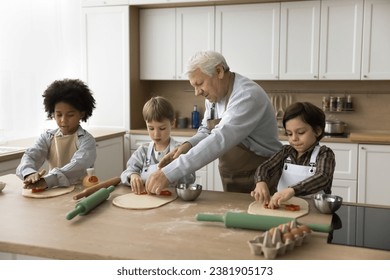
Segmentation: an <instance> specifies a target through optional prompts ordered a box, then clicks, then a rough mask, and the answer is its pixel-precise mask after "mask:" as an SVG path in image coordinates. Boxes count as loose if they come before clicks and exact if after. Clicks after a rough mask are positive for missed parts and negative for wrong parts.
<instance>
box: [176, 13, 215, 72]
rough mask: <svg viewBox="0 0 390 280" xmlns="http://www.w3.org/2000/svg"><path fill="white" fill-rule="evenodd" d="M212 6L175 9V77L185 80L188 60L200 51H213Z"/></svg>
mask: <svg viewBox="0 0 390 280" xmlns="http://www.w3.org/2000/svg"><path fill="white" fill-rule="evenodd" d="M214 17H215V8H214V6H207V7H191V8H177V9H176V32H177V33H176V76H177V79H187V77H186V75H184V74H185V72H186V71H187V62H188V60H189V59H190V58H191V57H192V56H193V55H194V54H195V53H196V52H197V51H202V50H214V49H215V47H214V38H215V35H214V30H215V29H214V21H215V20H214Z"/></svg>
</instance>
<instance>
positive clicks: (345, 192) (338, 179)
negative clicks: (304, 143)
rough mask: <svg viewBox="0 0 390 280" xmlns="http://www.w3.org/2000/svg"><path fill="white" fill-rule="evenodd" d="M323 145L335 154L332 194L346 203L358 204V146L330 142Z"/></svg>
mask: <svg viewBox="0 0 390 280" xmlns="http://www.w3.org/2000/svg"><path fill="white" fill-rule="evenodd" d="M321 145H325V146H327V147H329V148H331V149H332V151H333V152H334V154H335V160H336V167H335V170H334V173H333V182H332V194H335V195H339V196H341V197H342V198H343V201H344V202H356V201H357V176H358V175H357V174H358V173H357V172H358V171H357V161H358V145H357V144H349V143H329V142H326V143H321Z"/></svg>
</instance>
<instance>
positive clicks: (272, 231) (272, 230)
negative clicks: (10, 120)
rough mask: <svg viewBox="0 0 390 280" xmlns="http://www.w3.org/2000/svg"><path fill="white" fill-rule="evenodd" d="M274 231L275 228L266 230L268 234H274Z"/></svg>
mask: <svg viewBox="0 0 390 280" xmlns="http://www.w3.org/2000/svg"><path fill="white" fill-rule="evenodd" d="M274 231H275V228H270V229H269V230H268V232H269V234H270V235H271V236H273V235H274Z"/></svg>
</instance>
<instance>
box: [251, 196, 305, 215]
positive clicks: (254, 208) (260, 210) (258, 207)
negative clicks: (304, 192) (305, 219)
mask: <svg viewBox="0 0 390 280" xmlns="http://www.w3.org/2000/svg"><path fill="white" fill-rule="evenodd" d="M283 204H295V205H299V206H300V208H301V209H300V210H299V211H289V210H285V209H284V207H283V206H282V207H280V208H278V209H268V208H264V205H263V204H262V203H260V202H258V201H254V202H252V203H251V204H250V205H249V208H248V213H249V214H257V215H265V216H274V217H288V218H298V217H301V216H304V215H307V214H308V213H309V203H308V202H307V201H306V200H304V199H302V198H299V197H295V196H294V197H292V198H290V199H289V200H287V201H286V202H284V203H283Z"/></svg>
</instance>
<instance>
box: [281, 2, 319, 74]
mask: <svg viewBox="0 0 390 280" xmlns="http://www.w3.org/2000/svg"><path fill="white" fill-rule="evenodd" d="M320 8H321V2H320V1H299V2H285V3H281V15H280V66H279V78H280V79H281V80H295V79H296V80H318V63H319V38H320Z"/></svg>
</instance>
